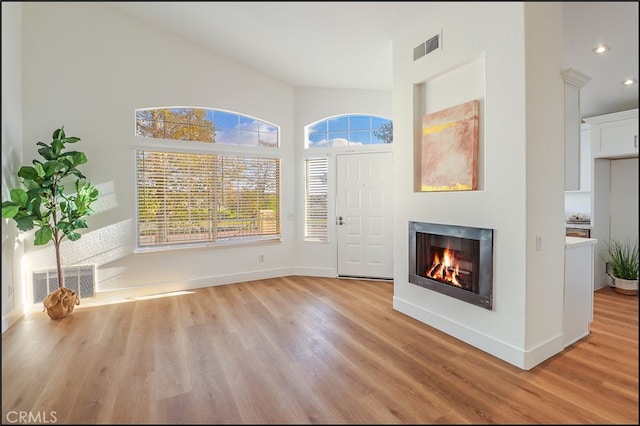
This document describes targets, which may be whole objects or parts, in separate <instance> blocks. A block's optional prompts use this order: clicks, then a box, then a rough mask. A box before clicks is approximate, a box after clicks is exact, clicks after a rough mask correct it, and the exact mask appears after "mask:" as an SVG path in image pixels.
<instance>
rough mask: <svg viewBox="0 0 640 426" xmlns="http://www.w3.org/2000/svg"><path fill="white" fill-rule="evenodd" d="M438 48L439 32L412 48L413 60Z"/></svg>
mask: <svg viewBox="0 0 640 426" xmlns="http://www.w3.org/2000/svg"><path fill="white" fill-rule="evenodd" d="M439 48H440V34H436V35H434V36H433V37H431V38H430V39H429V40H427V41H425V42H424V43H420V44H419V45H417V46H416V47H415V48H414V49H413V60H414V61H417V60H418V59H420V58H422V57H423V56H425V55H427V54H429V53H431V52H433V51H434V50H436V49H439Z"/></svg>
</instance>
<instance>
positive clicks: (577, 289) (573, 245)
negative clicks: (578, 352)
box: [563, 237, 597, 348]
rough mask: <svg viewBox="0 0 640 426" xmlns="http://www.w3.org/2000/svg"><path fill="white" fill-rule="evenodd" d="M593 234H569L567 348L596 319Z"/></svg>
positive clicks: (565, 311) (567, 258) (564, 331)
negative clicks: (589, 235)
mask: <svg viewBox="0 0 640 426" xmlns="http://www.w3.org/2000/svg"><path fill="white" fill-rule="evenodd" d="M596 242H597V240H595V239H592V238H576V237H566V246H565V260H564V262H565V273H564V311H563V333H564V346H565V348H566V347H567V346H569V345H571V344H573V343H575V342H576V341H578V340H580V339H582V338H583V337H586V336H588V335H589V333H590V327H591V322H592V321H593V254H594V244H595V243H596Z"/></svg>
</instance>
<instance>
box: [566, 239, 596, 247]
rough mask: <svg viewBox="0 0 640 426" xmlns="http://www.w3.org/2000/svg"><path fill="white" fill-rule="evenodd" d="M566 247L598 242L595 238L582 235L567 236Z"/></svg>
mask: <svg viewBox="0 0 640 426" xmlns="http://www.w3.org/2000/svg"><path fill="white" fill-rule="evenodd" d="M565 239H566V242H565V248H568V249H569V248H575V247H580V246H588V245H592V244H596V243H597V242H598V240H597V239H595V238H581V237H565Z"/></svg>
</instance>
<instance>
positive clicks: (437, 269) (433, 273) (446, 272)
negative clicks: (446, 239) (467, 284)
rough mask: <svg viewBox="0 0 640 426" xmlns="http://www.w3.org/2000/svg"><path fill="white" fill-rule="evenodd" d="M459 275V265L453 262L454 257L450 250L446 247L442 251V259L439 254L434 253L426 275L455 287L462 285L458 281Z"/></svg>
mask: <svg viewBox="0 0 640 426" xmlns="http://www.w3.org/2000/svg"><path fill="white" fill-rule="evenodd" d="M459 276H460V267H459V265H457V264H456V263H455V257H454V253H453V251H452V250H449V248H448V247H447V248H446V249H445V250H444V252H443V253H442V261H441V260H440V256H438V254H436V255H435V256H434V259H433V263H432V264H431V268H429V270H428V271H427V277H429V278H433V279H434V280H438V281H442V282H444V283H447V284H451V285H454V286H456V287H462V284H461V283H460V282H459V281H458V278H459Z"/></svg>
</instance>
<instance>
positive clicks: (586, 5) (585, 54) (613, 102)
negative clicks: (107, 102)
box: [104, 2, 638, 117]
mask: <svg viewBox="0 0 640 426" xmlns="http://www.w3.org/2000/svg"><path fill="white" fill-rule="evenodd" d="M443 3H445V2H107V3H104V4H108V5H110V6H112V7H114V8H116V9H117V10H119V11H121V12H124V13H126V14H128V15H131V16H134V17H136V18H139V19H140V20H143V21H145V22H147V23H150V24H152V25H155V26H158V27H160V28H162V29H164V30H167V31H170V32H172V33H174V34H176V35H179V36H181V37H183V38H185V39H188V40H190V41H192V42H194V43H197V44H199V45H201V46H203V47H204V48H206V49H210V50H211V51H213V52H215V53H217V54H221V55H224V56H226V57H229V58H231V59H233V60H235V61H237V62H240V63H243V64H245V65H247V66H249V67H251V68H254V69H257V70H260V71H261V72H263V73H265V74H267V75H270V76H272V77H274V78H276V79H278V80H281V81H283V82H285V83H287V84H290V85H292V86H295V87H318V88H350V89H380V90H390V89H391V87H392V81H393V78H392V44H391V40H392V38H393V34H395V33H396V32H397V31H402V30H403V28H405V27H407V26H408V25H410V24H411V23H416V24H417V23H418V22H420V21H423V20H424V17H425V16H428V15H429V12H433V9H434V8H437V7H440V6H441V5H442V4H443ZM454 4H456V5H459V6H460V7H464V3H462V2H461V3H454ZM562 5H563V20H564V26H565V62H564V68H573V69H574V70H576V71H578V72H580V73H582V74H585V75H587V76H589V77H591V80H590V81H589V82H588V83H587V84H586V85H585V86H584V87H583V88H582V90H581V92H580V96H581V110H582V116H583V117H591V116H594V115H600V114H605V113H610V112H616V111H622V110H627V109H631V108H637V107H638V85H637V84H636V85H635V86H631V87H625V86H622V84H621V81H622V80H623V79H625V78H634V79H636V80H637V79H638V2H564V3H562ZM598 43H606V44H607V45H609V46H610V47H611V50H610V52H608V53H607V54H606V55H604V56H596V55H595V54H594V53H593V52H592V51H591V49H592V48H593V47H595V46H596V45H597V44H598Z"/></svg>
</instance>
